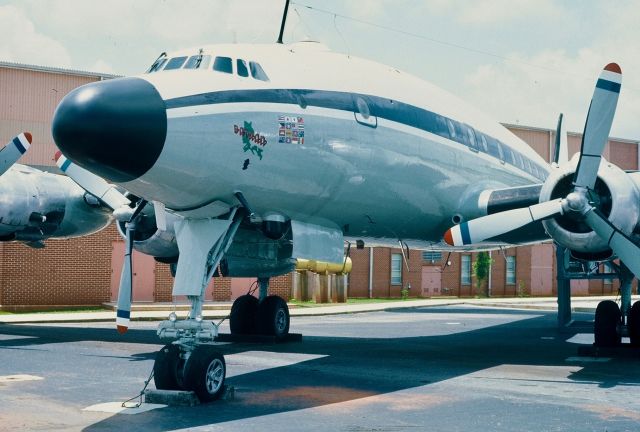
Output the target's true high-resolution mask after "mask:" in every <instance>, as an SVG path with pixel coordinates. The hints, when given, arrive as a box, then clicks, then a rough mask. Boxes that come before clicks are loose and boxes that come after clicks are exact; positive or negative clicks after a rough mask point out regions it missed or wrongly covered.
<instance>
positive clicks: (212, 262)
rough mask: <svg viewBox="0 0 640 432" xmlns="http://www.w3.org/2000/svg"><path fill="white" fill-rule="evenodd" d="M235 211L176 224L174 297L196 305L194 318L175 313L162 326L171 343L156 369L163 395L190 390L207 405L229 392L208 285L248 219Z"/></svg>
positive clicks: (164, 337)
mask: <svg viewBox="0 0 640 432" xmlns="http://www.w3.org/2000/svg"><path fill="white" fill-rule="evenodd" d="M243 217H244V216H243V212H242V211H239V208H237V207H236V208H233V209H231V211H230V212H229V215H228V218H226V219H217V218H211V219H184V220H180V221H179V222H176V223H175V227H176V240H177V242H178V249H179V250H180V256H179V258H178V264H177V268H176V278H175V280H174V286H173V295H174V296H177V295H185V296H187V298H188V299H189V301H190V302H191V310H190V311H189V317H188V318H186V319H184V320H178V319H177V317H176V315H175V313H172V314H171V315H170V316H169V319H168V320H166V321H163V322H161V323H160V324H159V326H158V331H157V333H158V336H159V337H160V339H161V340H166V341H168V342H170V343H169V344H168V345H166V346H165V347H164V348H162V349H161V350H160V351H159V352H158V353H157V355H156V361H155V363H154V366H153V371H154V377H155V384H156V388H158V389H159V390H190V391H193V392H195V393H196V395H197V396H198V398H199V399H200V401H201V402H210V401H212V400H215V399H217V398H219V397H220V395H221V394H222V392H223V391H224V382H225V377H226V370H227V367H226V363H225V361H224V357H223V355H222V354H221V353H220V352H219V351H217V350H216V348H215V345H213V342H214V340H215V339H216V337H217V336H218V326H217V325H216V324H214V323H212V322H209V321H204V320H203V319H202V304H203V300H204V293H205V289H206V286H207V285H208V283H209V280H210V279H211V277H212V275H213V273H214V271H215V269H216V268H217V266H218V264H219V263H220V260H221V259H222V257H223V256H224V255H225V253H226V252H227V250H228V249H229V246H230V245H231V242H232V241H233V238H234V236H235V234H236V231H237V230H238V227H239V225H240V222H241V221H242V219H243Z"/></svg>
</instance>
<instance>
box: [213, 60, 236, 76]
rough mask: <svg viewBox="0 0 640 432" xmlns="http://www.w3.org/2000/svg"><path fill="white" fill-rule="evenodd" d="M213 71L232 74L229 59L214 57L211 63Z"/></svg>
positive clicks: (231, 63) (231, 65) (231, 64)
mask: <svg viewBox="0 0 640 432" xmlns="http://www.w3.org/2000/svg"><path fill="white" fill-rule="evenodd" d="M213 70H214V71H218V72H224V73H228V74H230V73H233V62H232V61H231V58H229V57H216V59H215V60H214V61H213Z"/></svg>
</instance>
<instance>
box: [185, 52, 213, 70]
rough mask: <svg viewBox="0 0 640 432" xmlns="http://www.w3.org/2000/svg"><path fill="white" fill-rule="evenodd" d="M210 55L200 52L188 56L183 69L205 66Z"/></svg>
mask: <svg viewBox="0 0 640 432" xmlns="http://www.w3.org/2000/svg"><path fill="white" fill-rule="evenodd" d="M210 59H211V56H208V55H207V56H205V55H202V54H198V55H194V56H191V57H189V60H187V63H185V65H184V69H200V68H203V67H205V68H206V67H207V66H208V65H209V61H210Z"/></svg>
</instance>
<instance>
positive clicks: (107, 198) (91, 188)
mask: <svg viewBox="0 0 640 432" xmlns="http://www.w3.org/2000/svg"><path fill="white" fill-rule="evenodd" d="M55 158H56V164H57V165H58V167H59V168H60V169H61V170H62V172H64V173H65V174H67V175H68V176H69V177H71V179H72V180H73V181H74V182H76V183H77V184H78V185H79V186H80V187H81V188H83V189H84V190H86V191H87V192H89V193H90V194H91V195H94V196H95V197H97V198H98V199H100V200H101V201H102V202H103V203H105V204H106V205H107V206H109V207H110V208H111V209H112V210H115V209H117V208H120V207H122V206H128V205H129V204H130V203H131V201H130V200H129V198H127V197H126V196H124V194H122V193H120V191H118V190H117V189H116V188H115V186H113V185H112V184H109V183H107V182H106V180H104V179H103V178H101V177H98V176H97V175H95V174H93V173H92V172H90V171H88V170H86V169H84V168H82V167H81V166H79V165H76V164H74V163H73V162H71V161H70V160H69V159H67V158H66V157H64V155H63V154H62V153H61V152H60V151H57V152H56V155H55Z"/></svg>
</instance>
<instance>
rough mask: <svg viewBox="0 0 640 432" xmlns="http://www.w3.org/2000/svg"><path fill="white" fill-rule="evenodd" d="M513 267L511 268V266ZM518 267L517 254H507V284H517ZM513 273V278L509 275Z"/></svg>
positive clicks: (505, 281) (505, 270)
mask: <svg viewBox="0 0 640 432" xmlns="http://www.w3.org/2000/svg"><path fill="white" fill-rule="evenodd" d="M511 266H512V267H513V268H512V269H510V268H509V267H511ZM516 269H517V260H516V256H515V255H507V256H506V257H505V266H504V283H505V285H515V284H516V279H517V278H516ZM510 275H511V277H512V278H510V277H509V276H510Z"/></svg>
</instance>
